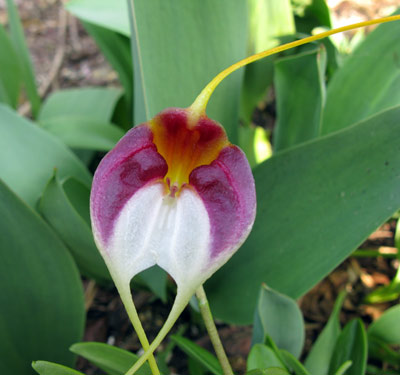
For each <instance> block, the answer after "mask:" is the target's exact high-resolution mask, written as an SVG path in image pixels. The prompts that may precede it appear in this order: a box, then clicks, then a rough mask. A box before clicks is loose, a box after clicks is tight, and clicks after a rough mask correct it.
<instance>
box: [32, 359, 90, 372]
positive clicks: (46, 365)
mask: <svg viewBox="0 0 400 375" xmlns="http://www.w3.org/2000/svg"><path fill="white" fill-rule="evenodd" d="M32 367H33V368H34V370H35V371H36V372H37V373H38V374H40V375H84V374H83V373H82V372H79V371H76V370H73V369H72V368H69V367H65V366H62V365H59V364H57V363H52V362H47V361H37V362H34V363H32Z"/></svg>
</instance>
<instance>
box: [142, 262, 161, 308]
mask: <svg viewBox="0 0 400 375" xmlns="http://www.w3.org/2000/svg"><path fill="white" fill-rule="evenodd" d="M138 276H139V277H140V279H141V280H142V281H143V282H144V283H145V284H146V285H147V286H148V287H149V288H150V290H151V291H152V292H153V293H154V294H155V295H156V296H158V297H160V299H161V301H163V302H164V303H166V302H167V273H166V272H165V271H164V270H163V269H162V268H160V267H158V266H153V267H150V268H147V269H146V270H144V271H142V272H141V273H140V274H139V275H138Z"/></svg>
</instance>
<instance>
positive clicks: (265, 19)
mask: <svg viewBox="0 0 400 375" xmlns="http://www.w3.org/2000/svg"><path fill="white" fill-rule="evenodd" d="M248 8H249V42H248V44H249V45H248V48H247V54H248V55H252V54H255V53H258V52H261V51H264V50H267V49H268V48H272V47H275V46H277V45H278V44H280V39H279V38H280V37H281V36H285V35H293V34H294V33H295V32H296V29H295V25H294V18H293V13H292V7H291V5H290V1H289V0H283V1H282V0H249V1H248ZM275 58H276V57H275V56H273V57H271V58H265V59H262V60H260V61H256V62H254V63H252V64H249V65H247V66H246V67H245V75H244V82H243V89H242V97H241V116H242V119H243V120H244V122H245V123H246V124H248V123H250V121H251V116H252V114H253V111H254V108H255V107H256V105H257V104H258V102H259V101H260V100H261V99H262V98H263V96H264V95H265V92H266V90H267V87H268V86H269V85H270V84H271V83H272V77H273V62H274V60H275Z"/></svg>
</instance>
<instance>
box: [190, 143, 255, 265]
mask: <svg viewBox="0 0 400 375" xmlns="http://www.w3.org/2000/svg"><path fill="white" fill-rule="evenodd" d="M189 183H190V185H191V186H193V187H194V189H195V190H196V191H197V193H198V194H199V196H200V198H201V199H202V200H203V202H204V205H205V207H206V210H207V212H208V215H209V218H210V224H211V238H212V242H211V258H215V257H217V256H218V255H220V254H221V253H223V252H224V251H225V250H227V249H231V248H232V246H233V245H234V244H235V243H237V242H238V241H239V240H240V239H241V238H242V237H243V235H244V234H245V233H246V232H247V231H248V228H249V226H250V225H251V224H252V223H253V221H254V217H255V210H256V195H255V187H254V178H253V175H252V173H251V169H250V166H249V163H248V162H247V159H246V156H245V155H244V153H243V152H242V151H241V150H240V149H239V148H238V147H236V146H227V147H225V148H224V149H222V151H221V152H220V154H219V155H218V158H217V159H216V160H215V161H214V162H212V163H211V164H210V165H204V166H201V167H198V168H196V169H195V170H193V171H192V173H191V174H190V177H189Z"/></svg>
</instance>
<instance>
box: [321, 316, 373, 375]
mask: <svg viewBox="0 0 400 375" xmlns="http://www.w3.org/2000/svg"><path fill="white" fill-rule="evenodd" d="M367 351H368V349H367V335H366V333H365V329H364V325H363V323H362V321H361V320H360V319H355V320H352V321H350V322H349V323H347V324H346V326H345V327H344V328H343V331H342V333H341V334H340V336H339V338H338V339H337V341H336V346H335V350H334V352H333V355H332V359H331V362H330V365H329V374H334V373H335V372H336V371H337V370H338V369H339V368H340V367H341V366H342V365H343V364H344V363H345V362H347V361H351V362H352V365H351V366H350V368H349V369H348V371H347V372H346V375H363V374H364V373H365V369H366V365H367Z"/></svg>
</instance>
